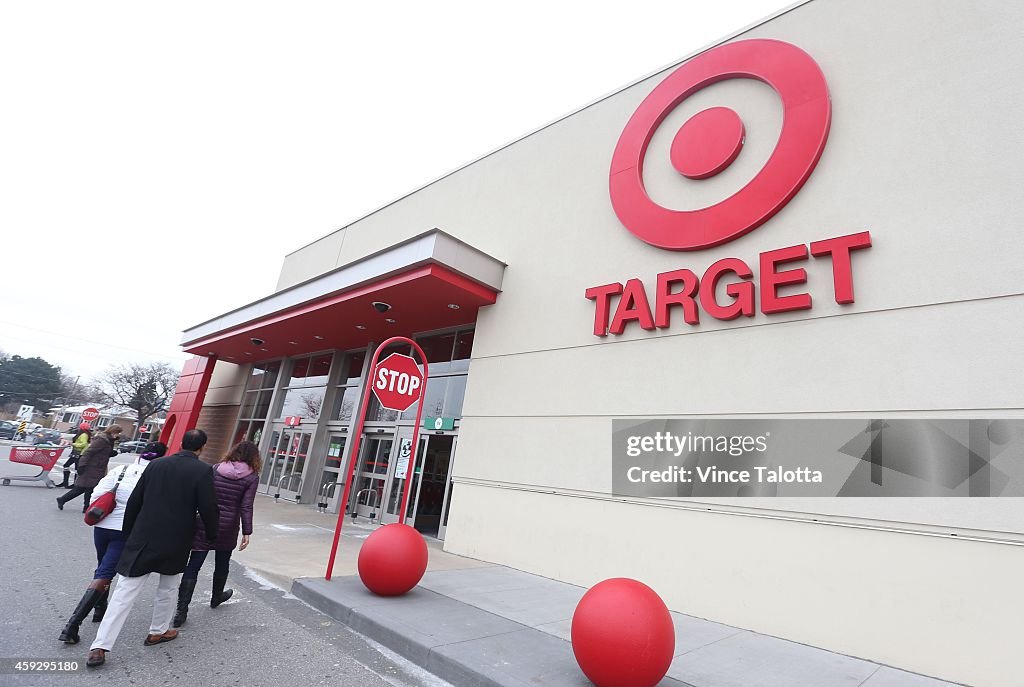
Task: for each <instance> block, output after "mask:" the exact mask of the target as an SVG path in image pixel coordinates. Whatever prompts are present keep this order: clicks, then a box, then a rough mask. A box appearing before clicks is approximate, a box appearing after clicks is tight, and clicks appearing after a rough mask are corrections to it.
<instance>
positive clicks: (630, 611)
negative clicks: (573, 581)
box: [572, 577, 676, 687]
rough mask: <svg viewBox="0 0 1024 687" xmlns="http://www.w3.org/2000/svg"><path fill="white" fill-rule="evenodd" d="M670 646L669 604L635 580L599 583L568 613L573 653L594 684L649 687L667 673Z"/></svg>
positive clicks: (672, 630) (672, 636) (673, 641)
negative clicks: (572, 611) (573, 610)
mask: <svg viewBox="0 0 1024 687" xmlns="http://www.w3.org/2000/svg"><path fill="white" fill-rule="evenodd" d="M675 646H676V631H675V627H674V626H673V625H672V616H670V615H669V613H668V607H667V606H665V602H664V601H662V600H661V597H660V596H658V595H657V593H656V592H655V591H654V590H653V589H651V588H650V587H648V586H647V585H645V584H643V583H642V582H637V581H636V580H631V579H629V578H625V577H616V578H613V579H610V580H605V581H603V582H598V583H597V584H595V585H594V586H593V587H591V588H590V590H589V591H587V593H586V594H584V595H583V598H582V599H580V603H579V605H577V606H576V611H575V612H574V613H573V615H572V652H573V654H574V655H575V656H576V662H577V663H579V664H580V669H581V670H583V674H584V675H586V676H587V678H589V679H590V681H591V682H593V683H594V684H595V685H597V687H654V685H656V684H658V683H659V682H661V679H662V678H663V677H665V673H667V672H668V668H669V666H670V665H671V664H672V656H673V654H674V653H675Z"/></svg>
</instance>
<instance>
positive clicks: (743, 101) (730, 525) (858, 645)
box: [236, 0, 1024, 685]
mask: <svg viewBox="0 0 1024 687" xmlns="http://www.w3.org/2000/svg"><path fill="white" fill-rule="evenodd" d="M1022 28H1024V5H1021V4H1019V3H1008V2H1003V3H1000V2H979V3H963V2H956V1H955V0H904V1H903V2H899V3H893V2H885V1H884V0H858V1H854V0H815V1H814V2H811V3H809V4H806V5H803V6H800V7H798V8H797V9H795V10H794V11H791V12H789V13H786V14H784V15H782V16H780V17H778V18H776V19H774V20H772V21H770V22H768V23H766V24H763V25H761V26H759V27H756V28H755V29H753V30H751V31H749V32H747V33H746V34H744V35H743V36H741V37H740V38H749V37H768V38H777V39H781V40H786V41H790V42H792V43H795V44H796V45H798V46H800V47H801V48H803V49H804V50H806V51H807V52H809V53H810V54H811V55H812V56H813V57H814V58H815V60H816V61H817V62H818V63H819V65H820V66H821V68H822V70H823V71H824V73H825V76H826V78H827V80H828V82H829V87H830V91H831V96H832V101H833V123H832V129H831V134H830V137H829V142H828V145H827V147H826V148H825V152H824V154H823V156H822V158H821V162H820V164H819V165H818V167H817V169H816V170H815V172H814V174H813V175H812V176H811V177H810V179H809V181H808V182H807V184H806V185H805V186H804V188H803V189H802V191H801V192H800V193H799V194H798V195H797V196H796V197H795V198H794V199H793V200H792V201H791V202H790V203H789V204H788V205H787V206H786V207H785V208H784V209H783V210H782V212H780V213H779V214H778V215H777V216H776V217H774V218H773V219H772V220H771V221H769V222H768V223H767V224H765V225H764V226H763V227H761V228H759V229H758V230H756V231H754V232H752V233H750V234H748V235H746V236H744V237H741V238H739V239H737V240H735V241H732V242H730V243H728V244H726V245H724V246H721V247H719V248H715V249H710V250H706V251H699V252H695V253H673V252H668V251H662V250H659V249H656V248H653V247H651V246H648V245H646V244H644V243H642V242H641V241H639V240H637V239H636V238H635V237H634V236H633V235H632V234H630V233H629V232H627V231H626V230H625V229H624V228H623V227H622V226H621V225H620V224H619V222H618V221H617V219H616V217H615V215H614V213H613V212H612V209H611V205H610V202H609V199H608V191H607V175H608V167H609V162H610V158H611V154H612V150H613V148H614V146H615V142H616V139H617V138H618V135H619V133H620V131H621V130H622V127H623V125H624V124H625V122H626V120H627V119H628V118H629V116H630V114H631V113H632V112H633V110H634V109H635V108H636V106H637V105H638V104H639V102H640V101H641V100H642V99H643V98H644V97H645V96H646V95H647V94H648V93H649V92H650V91H651V89H652V88H653V87H654V86H655V85H656V84H657V83H659V82H660V80H661V79H662V78H664V74H661V75H658V76H655V77H652V78H651V79H648V80H646V81H643V82H641V83H639V84H636V85H634V86H632V87H630V88H628V89H626V90H624V91H622V92H620V93H618V94H616V95H615V96H613V97H610V98H608V99H605V100H603V101H601V102H599V103H597V104H595V105H593V106H591V107H589V108H587V109H586V110H583V111H582V112H580V113H577V114H576V115H574V116H572V117H571V118H568V119H565V120H562V121H560V122H558V123H555V124H553V125H551V126H549V127H547V128H545V129H543V130H541V131H540V132H537V133H535V134H533V135H531V136H529V137H527V138H526V139H524V140H522V141H519V142H517V143H515V144H514V145H512V146H510V147H508V148H505V149H502V150H501V151H499V152H497V153H495V154H493V155H490V156H488V157H486V158H484V159H483V160H480V161H478V162H476V163H475V164H473V165H471V166H469V167H467V168H465V169H463V170H461V171H459V172H457V173H455V174H453V175H450V176H448V177H446V178H444V179H442V180H440V181H438V182H436V183H434V184H432V185H431V186H429V187H427V188H425V189H423V190H421V191H418V192H416V193H413V194H412V195H410V196H407V197H405V198H403V199H402V200H401V201H400V202H398V203H395V204H392V205H390V206H387V207H386V208H384V209H382V210H380V211H378V212H376V213H374V214H373V215H370V216H369V217H367V218H364V219H362V220H360V221H358V222H356V223H354V224H352V225H350V226H349V227H347V228H346V230H345V231H344V234H343V235H342V234H341V233H336V234H332V235H331V236H329V237H325V239H323V240H321V241H320V242H317V243H316V244H314V245H312V246H310V247H308V248H305V249H302V250H299V251H297V252H296V253H293V254H292V255H290V256H289V257H288V258H287V259H286V262H285V266H284V269H283V270H282V275H281V283H280V286H282V287H283V286H287V285H289V284H294V283H297V282H299V281H303V280H305V279H308V278H310V277H313V276H315V275H317V274H320V273H322V272H324V271H327V270H330V269H332V268H334V267H336V266H339V265H342V264H345V263H348V262H351V261H353V260H356V259H358V258H360V257H363V256H365V255H367V254H369V253H373V252H375V251H378V250H381V249H383V248H386V247H387V246H389V245H392V244H394V243H397V242H399V241H401V240H404V239H407V238H409V237H412V236H414V235H416V234H419V233H421V232H423V231H425V230H428V229H431V228H433V227H437V228H440V229H443V230H444V231H446V232H448V233H450V234H452V235H454V236H456V237H458V238H459V239H462V240H463V241H466V242H467V243H469V244H471V245H473V246H474V247H476V248H478V249H480V250H482V251H485V252H487V253H489V254H491V255H493V256H494V257H496V258H498V259H500V260H503V261H504V262H506V263H508V268H507V269H506V271H505V276H504V282H503V292H502V294H501V295H500V297H499V299H498V302H497V304H496V305H494V306H492V307H490V308H487V309H485V310H483V311H481V313H480V316H479V320H478V323H477V333H476V342H475V346H474V352H473V362H472V367H471V374H470V378H469V388H468V392H467V397H466V404H465V410H464V418H463V420H462V430H461V434H460V439H459V444H458V450H457V456H456V463H455V472H456V486H455V492H454V493H455V496H454V500H453V505H452V510H451V516H450V520H449V528H448V538H447V541H446V547H447V548H448V549H449V550H451V551H454V552H457V553H463V554H467V555H472V556H476V557H480V558H484V559H486V560H491V561H496V562H500V563H505V564H508V565H513V566H515V567H518V568H522V569H525V570H531V571H535V572H539V573H541V574H545V575H550V576H552V577H557V578H560V579H566V580H570V581H573V582H578V583H581V584H589V583H591V582H594V581H597V580H598V579H600V578H602V577H608V576H613V575H631V576H634V577H638V578H640V579H642V580H644V581H647V582H648V583H650V584H652V586H654V588H655V589H656V590H658V591H659V592H660V593H661V594H662V595H663V596H664V597H665V598H666V600H667V601H668V602H669V605H670V606H671V607H672V608H674V609H677V610H680V611H684V612H688V613H693V614H696V615H700V616H704V617H708V618H711V619H714V620H719V621H723V622H727V623H731V624H734V625H738V626H741V627H745V628H750V629H753V630H757V631H761V632H767V633H770V634H775V635H778V636H783V637H787V638H791V639H795V640H797V641H801V642H806V643H809V644H814V645H818V646H824V647H827V648H831V649H834V650H837V651H841V652H844V653H848V654H852V655H856V656H862V657H866V658H871V659H874V660H879V661H882V662H886V663H890V664H893V665H897V666H900V667H904V668H909V669H911V670H915V671H919V672H922V673H925V674H930V675H935V676H938V677H943V678H947V679H953V680H957V681H963V682H968V683H971V684H978V685H1015V684H1019V676H1018V675H1017V674H1016V672H1015V671H1014V670H1013V668H1012V667H1011V666H1012V665H1013V664H1014V662H1015V658H1016V652H1015V649H1016V646H1015V644H1014V640H1015V638H1018V637H1020V636H1021V634H1022V632H1021V631H1022V629H1024V620H1022V619H1024V596H1022V595H1021V594H1020V593H1019V591H1018V587H1019V582H1018V581H1019V580H1020V579H1024V547H1022V546H1019V544H1021V543H1024V536H1022V534H1021V533H1024V513H1022V509H1021V506H1020V504H1019V500H1017V499H992V500H988V501H986V500H982V499H970V500H967V499H961V500H956V501H954V500H947V501H943V502H938V503H937V502H935V500H931V499H922V500H914V501H899V500H891V499H890V500H885V501H882V500H864V501H856V502H854V501H844V502H842V503H837V502H836V501H837V500H832V501H826V502H821V501H815V502H799V503H797V502H794V501H793V500H788V501H782V500H776V501H767V500H762V501H752V500H746V501H744V502H742V503H739V502H733V503H730V502H721V503H716V504H714V508H715V509H718V510H721V511H723V512H722V513H716V512H710V511H708V510H706V509H704V510H703V511H702V510H701V509H700V508H699V507H698V508H689V509H682V508H679V507H677V506H678V504H665V503H658V502H647V503H634V502H628V503H626V502H621V501H613V500H610V499H608V498H606V497H604V496H603V494H604V493H605V492H606V491H607V489H608V487H609V485H610V472H609V465H610V457H611V421H612V418H614V417H627V416H635V417H643V416H691V415H729V414H743V415H744V416H745V417H750V416H759V415H782V416H788V415H798V416H801V417H806V416H809V415H814V414H818V415H821V414H825V415H830V416H833V417H834V416H848V415H856V416H886V415H890V416H891V415H903V416H922V415H935V416H940V415H941V416H975V417H994V416H1006V417H1020V416H1022V415H1024V412H1022V411H1024V403H1022V398H1024V395H1022V392H1021V384H1020V380H1022V379H1024V356H1021V355H1020V351H1021V350H1024V320H1022V318H1021V317H1020V313H1021V312H1022V306H1024V291H1022V288H1021V284H1020V275H1021V268H1020V265H1021V264H1024V241H1021V240H1020V239H1019V235H1018V234H1019V231H1018V224H1019V222H1018V219H1019V217H1021V216H1022V215H1024V194H1021V192H1020V189H1021V188H1024V165H1021V162H1020V161H1021V160H1022V159H1024V139H1022V137H1020V136H1019V133H1018V128H1019V122H1018V120H1019V117H1020V114H1019V113H1020V112H1021V111H1022V108H1024V87H1022V85H1021V80H1020V78H1019V74H1020V71H1021V68H1022V67H1024V42H1022V41H1021V40H1020V31H1021V29H1022ZM712 104H715V105H729V106H731V107H734V108H735V109H736V110H737V111H738V112H739V113H740V114H741V115H742V117H743V119H744V122H745V124H746V125H747V131H748V141H747V147H746V149H745V151H744V153H743V154H741V155H740V157H739V158H738V159H737V161H736V163H735V164H734V165H733V167H731V168H730V169H729V170H728V171H727V172H725V173H723V174H722V175H719V176H718V177H716V178H714V179H711V180H708V181H704V182H688V181H686V180H684V179H682V178H681V177H679V176H678V175H677V174H675V172H673V171H672V170H671V168H670V167H669V165H668V163H667V155H666V151H667V147H668V145H669V142H670V141H671V136H672V134H673V133H674V131H675V130H676V128H678V125H679V124H680V123H681V122H682V121H685V119H686V117H687V116H689V115H690V114H693V113H694V112H696V111H698V110H699V109H703V108H704V107H707V106H710V105H712ZM780 122H781V109H780V107H779V105H778V104H777V103H776V102H775V100H774V96H773V95H772V93H771V92H770V91H768V90H767V89H766V87H765V86H763V85H762V84H760V83H755V82H751V81H743V82H736V81H733V82H725V83H721V84H717V85H715V86H712V87H710V88H708V89H705V90H704V91H702V92H701V93H699V94H697V95H695V96H693V97H692V98H691V99H689V100H688V101H686V102H685V103H684V104H683V105H682V106H681V107H680V108H678V109H677V111H676V112H674V113H673V114H672V115H671V116H670V117H669V118H668V120H667V121H666V122H665V123H664V124H662V127H661V129H660V130H659V133H658V135H657V136H656V137H655V139H654V141H653V143H652V147H651V150H650V152H649V155H648V165H647V168H646V170H645V172H646V177H645V178H646V180H647V183H648V187H649V189H650V191H651V193H652V195H653V196H654V197H655V198H657V199H658V200H659V202H662V203H665V204H673V205H675V206H676V207H699V206H702V205H706V204H709V203H712V202H715V201H716V200H720V199H722V198H724V197H726V196H728V195H729V194H730V193H732V192H734V191H735V190H736V189H738V188H740V187H741V186H742V185H743V183H745V181H746V180H747V179H749V178H750V176H751V175H752V174H754V173H755V172H756V170H757V169H758V168H759V167H760V165H761V164H762V163H763V161H764V159H765V158H766V157H767V155H768V154H770V151H771V148H772V146H773V145H774V140H775V139H774V137H775V136H776V135H777V131H778V129H779V127H780ZM865 229H866V230H870V232H871V235H872V238H873V241H874V246H873V247H872V248H871V249H870V250H869V251H864V252H861V253H860V254H857V255H855V257H854V261H855V262H854V265H855V267H854V273H855V288H856V296H857V300H856V303H855V304H853V305H850V306H843V307H841V306H838V305H836V304H835V302H834V301H833V300H832V291H831V272H830V266H829V261H827V260H822V261H811V262H809V263H807V265H806V267H807V269H808V275H809V279H808V284H809V290H810V293H811V294H812V295H813V297H814V308H813V310H811V311H809V312H802V313H791V314H787V315H780V316H773V317H766V316H764V315H760V314H759V315H758V316H756V317H755V318H753V319H749V320H748V319H746V318H743V319H741V320H739V321H734V322H718V321H715V320H712V319H710V318H707V317H705V318H704V320H703V322H702V324H701V326H700V327H699V328H688V327H687V328H684V327H683V325H680V326H678V327H676V328H673V329H672V330H668V331H656V332H645V331H642V330H640V329H639V328H636V327H633V328H630V329H629V330H627V332H626V334H624V335H623V336H621V337H617V338H616V337H610V338H609V339H608V340H602V339H598V338H595V337H594V336H593V335H592V334H591V327H592V319H593V304H592V303H591V302H589V301H587V300H586V299H584V297H583V292H584V290H585V289H586V288H587V287H590V286H594V285H598V284H603V283H607V282H611V281H623V280H624V279H626V278H628V277H642V278H643V279H644V280H645V281H646V282H647V283H648V284H649V285H650V284H651V283H653V279H654V276H655V275H656V274H657V273H658V272H661V271H665V270H668V269H674V268H679V267H690V268H691V269H694V270H695V271H697V272H698V273H700V272H702V271H703V270H704V269H705V268H706V267H707V266H708V265H710V264H711V263H712V262H714V261H715V260H717V259H720V258H723V257H740V258H743V259H744V260H746V261H747V262H748V264H750V265H751V266H752V267H753V268H754V269H755V272H756V260H757V255H758V253H760V252H762V251H765V250H770V249H774V248H780V247H784V246H789V245H794V244H800V243H809V242H811V241H814V240H819V239H824V238H830V237H834V236H840V235H843V234H848V233H852V232H857V231H862V230H865ZM332 255H333V257H332ZM236 398H237V397H236ZM807 513H811V514H813V515H814V517H816V518H818V520H819V522H816V523H815V522H811V517H810V516H809V515H807ZM539 532H543V533H544V536H543V537H540V536H537V534H538V533H539ZM953 534H956V535H958V538H952V537H951V536H950V535H953ZM983 540H984V541H983Z"/></svg>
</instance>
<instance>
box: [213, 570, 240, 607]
mask: <svg viewBox="0 0 1024 687" xmlns="http://www.w3.org/2000/svg"><path fill="white" fill-rule="evenodd" d="M227 582H228V576H227V575H214V576H213V596H211V597H210V608H217V606H220V605H221V604H222V603H224V602H225V601H227V600H228V599H230V598H231V595H232V594H234V593H235V590H234V589H224V585H225V584H227Z"/></svg>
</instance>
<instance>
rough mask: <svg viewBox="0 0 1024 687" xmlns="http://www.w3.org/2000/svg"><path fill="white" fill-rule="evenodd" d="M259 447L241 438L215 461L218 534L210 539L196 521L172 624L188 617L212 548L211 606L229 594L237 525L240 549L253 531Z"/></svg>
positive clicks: (176, 624) (200, 523) (181, 623)
mask: <svg viewBox="0 0 1024 687" xmlns="http://www.w3.org/2000/svg"><path fill="white" fill-rule="evenodd" d="M260 466H261V461H260V450H259V448H257V446H256V444H254V443H252V442H251V441H242V442H239V443H238V444H236V445H235V447H234V448H232V449H231V451H230V452H229V453H228V454H227V455H226V456H224V457H223V458H222V459H221V462H219V463H217V464H216V466H215V467H214V469H213V490H214V492H215V493H216V494H217V508H218V510H219V511H220V518H219V520H218V527H217V537H216V540H215V541H213V542H212V543H211V541H210V540H208V538H207V535H206V530H205V529H204V527H203V523H202V522H199V521H197V522H196V535H195V538H194V539H193V541H192V553H191V554H190V555H189V558H188V565H187V566H185V572H184V574H182V576H181V586H179V587H178V609H177V612H176V613H175V615H174V627H181V626H182V625H184V624H185V621H186V620H187V619H188V605H189V603H191V601H192V593H193V592H194V591H195V589H196V580H197V579H198V577H199V570H200V569H201V568H202V567H203V563H205V562H206V557H207V555H208V554H209V553H210V551H214V568H213V594H212V596H211V597H210V608H217V606H220V605H221V604H222V603H224V602H225V601H227V600H228V599H230V598H231V595H232V594H233V593H234V592H233V590H231V589H224V585H226V584H227V580H228V568H229V567H230V562H231V552H232V551H234V549H235V546H236V545H238V529H239V524H241V529H242V543H241V545H239V546H238V550H239V551H244V550H245V548H246V547H247V546H249V535H251V534H252V505H253V501H255V500H256V487H257V486H258V485H259V481H260V478H259V474H260Z"/></svg>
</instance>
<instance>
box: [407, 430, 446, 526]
mask: <svg viewBox="0 0 1024 687" xmlns="http://www.w3.org/2000/svg"><path fill="white" fill-rule="evenodd" d="M454 455H455V436H453V435H433V436H431V437H430V443H428V444H427V447H426V450H425V451H424V452H423V456H422V458H421V459H420V460H419V461H418V462H419V465H418V468H417V471H416V472H417V475H416V480H417V482H418V489H417V491H418V494H417V498H416V511H415V515H414V517H413V520H412V522H411V523H410V524H411V525H413V527H415V528H416V529H417V530H419V531H420V532H422V533H423V534H425V535H427V536H432V537H437V538H438V539H444V532H445V521H446V519H447V518H446V516H447V498H448V494H449V492H450V491H451V474H452V472H451V464H452V457H453V456H454Z"/></svg>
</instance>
